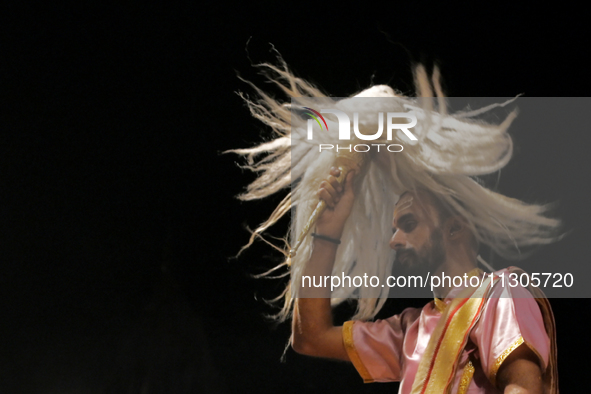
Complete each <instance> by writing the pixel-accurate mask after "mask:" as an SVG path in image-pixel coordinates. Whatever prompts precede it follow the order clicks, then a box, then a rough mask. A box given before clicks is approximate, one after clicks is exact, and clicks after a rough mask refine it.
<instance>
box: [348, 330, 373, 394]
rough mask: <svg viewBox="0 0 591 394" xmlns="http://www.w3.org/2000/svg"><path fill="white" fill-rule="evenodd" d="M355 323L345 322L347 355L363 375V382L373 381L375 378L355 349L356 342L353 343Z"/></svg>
mask: <svg viewBox="0 0 591 394" xmlns="http://www.w3.org/2000/svg"><path fill="white" fill-rule="evenodd" d="M354 323H355V322H354V321H347V322H345V324H343V343H344V345H345V350H346V351H347V355H348V356H349V359H350V360H351V362H352V363H353V366H354V367H355V369H357V372H359V375H361V377H362V378H363V383H373V382H374V380H373V378H372V377H371V375H370V374H369V372H368V371H367V368H365V365H363V362H362V361H361V358H360V357H359V354H358V353H357V350H356V349H355V344H354V343H353V324H354Z"/></svg>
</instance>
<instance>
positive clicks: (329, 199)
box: [318, 188, 335, 208]
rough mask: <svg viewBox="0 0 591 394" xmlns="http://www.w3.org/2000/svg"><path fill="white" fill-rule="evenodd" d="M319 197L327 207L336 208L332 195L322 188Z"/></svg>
mask: <svg viewBox="0 0 591 394" xmlns="http://www.w3.org/2000/svg"><path fill="white" fill-rule="evenodd" d="M318 197H319V198H320V199H321V200H323V201H324V202H325V203H326V205H328V206H329V208H334V207H335V201H334V200H333V198H332V196H331V195H330V193H329V192H328V191H327V190H326V189H324V188H322V189H320V190H319V191H318Z"/></svg>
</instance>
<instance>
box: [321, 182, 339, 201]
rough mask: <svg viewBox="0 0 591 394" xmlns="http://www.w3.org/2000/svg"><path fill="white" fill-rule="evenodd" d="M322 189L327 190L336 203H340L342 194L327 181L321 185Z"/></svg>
mask: <svg viewBox="0 0 591 394" xmlns="http://www.w3.org/2000/svg"><path fill="white" fill-rule="evenodd" d="M320 188H321V189H326V191H327V192H328V193H329V194H330V196H331V197H332V199H333V201H334V202H335V203H336V202H338V201H339V199H340V198H341V194H340V193H339V192H338V191H337V190H335V188H334V187H333V186H332V185H331V184H330V183H329V182H327V181H322V183H321V184H320Z"/></svg>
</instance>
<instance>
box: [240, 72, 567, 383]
mask: <svg viewBox="0 0 591 394" xmlns="http://www.w3.org/2000/svg"><path fill="white" fill-rule="evenodd" d="M262 67H263V68H265V69H266V70H270V73H269V75H268V77H269V79H270V80H271V81H272V82H274V83H276V84H278V85H279V86H281V88H282V89H283V91H284V92H285V93H287V95H288V96H290V97H292V98H295V99H296V101H293V102H292V103H289V104H286V103H282V102H279V101H277V100H276V99H274V98H273V97H271V96H270V95H266V94H264V93H262V92H260V91H259V93H260V97H261V99H260V100H259V101H256V102H253V101H250V100H248V99H246V101H247V104H248V105H249V107H250V110H251V112H252V113H253V115H254V116H255V117H256V118H258V119H260V120H261V121H263V122H264V123H265V124H267V125H269V126H270V127H271V128H272V129H273V130H274V132H275V133H276V138H273V139H271V140H270V141H268V142H265V143H263V144H261V145H259V146H256V147H254V148H250V149H239V150H234V151H233V152H235V153H238V154H241V155H244V156H245V157H246V159H247V161H248V166H247V168H250V169H251V170H253V171H256V172H257V173H258V174H259V176H258V178H257V179H256V180H255V181H254V182H253V183H252V184H251V185H249V187H248V190H247V192H246V193H245V194H244V195H242V196H241V198H242V199H244V200H250V199H260V198H264V197H267V196H270V195H272V194H274V193H276V192H278V191H279V190H281V189H283V188H286V187H289V186H291V192H290V193H289V194H288V195H287V197H286V198H284V199H283V201H281V203H280V204H279V205H278V207H277V208H276V209H275V211H274V212H273V213H272V215H271V216H270V217H269V219H268V220H267V221H266V222H264V223H263V224H261V225H260V226H259V228H258V229H256V230H255V232H254V233H253V235H252V237H251V240H250V242H249V245H250V244H251V243H252V242H253V241H254V239H256V238H257V236H261V234H262V233H263V232H264V231H265V230H266V229H268V228H269V227H270V226H272V225H273V224H274V223H276V222H277V221H278V220H279V219H280V218H281V217H282V216H283V215H284V214H285V213H287V212H290V211H291V213H292V226H291V231H290V237H291V238H290V244H289V245H288V248H287V250H290V248H289V246H293V248H292V249H291V250H290V252H288V251H287V250H285V251H284V253H285V255H286V259H285V262H284V263H283V264H281V265H280V266H279V267H276V268H273V269H271V270H270V271H269V273H270V272H274V273H276V272H277V271H276V269H278V268H282V267H287V269H288V273H289V274H290V276H291V278H292V281H291V282H290V284H289V285H288V287H287V288H286V289H285V291H284V293H283V294H282V296H283V299H284V306H283V309H282V310H281V312H280V313H279V314H278V315H277V316H276V317H277V319H278V320H280V321H284V320H287V319H289V318H293V335H292V339H291V340H292V345H293V348H294V349H295V350H296V351H298V352H300V353H303V354H308V355H313V356H319V357H328V358H334V359H340V360H349V361H351V362H352V363H353V364H354V365H355V367H356V368H357V370H358V371H359V373H360V374H361V376H362V377H363V378H364V380H365V381H367V382H370V381H397V380H399V381H401V386H400V392H401V393H413V394H416V393H421V394H423V393H442V392H451V393H454V392H455V393H458V392H459V393H466V392H472V393H492V392H498V390H502V391H504V392H506V393H525V392H530V393H541V392H544V393H545V392H548V393H557V392H558V389H557V374H556V365H555V357H556V348H555V334H554V321H553V317H552V312H551V310H550V308H549V304H548V302H547V300H545V299H544V297H543V295H542V294H541V293H540V292H539V291H538V290H537V289H534V288H528V289H525V288H521V287H519V286H517V287H510V286H507V285H505V286H503V283H504V282H503V281H502V280H500V278H502V276H501V275H504V278H505V280H506V279H507V277H508V276H509V275H510V274H520V275H521V274H522V272H521V271H518V270H517V269H514V268H510V269H507V270H501V271H497V272H496V273H494V275H490V274H487V275H485V274H484V273H483V272H481V271H479V270H477V269H476V261H477V258H478V257H477V252H478V245H479V244H484V245H486V246H488V247H489V248H491V250H493V251H494V252H496V253H498V254H499V255H501V256H512V255H514V254H515V253H517V254H518V255H522V253H523V250H524V249H525V250H526V249H527V248H529V247H532V246H536V245H541V244H547V243H550V242H554V241H555V240H557V239H558V238H559V237H557V235H556V229H557V228H558V226H559V221H558V220H556V219H553V218H550V217H547V216H546V215H545V214H546V208H547V207H545V206H542V205H535V204H526V203H524V202H522V201H519V200H516V199H512V198H509V197H506V196H503V195H501V194H499V193H496V192H494V191H492V190H490V189H487V188H486V187H484V186H483V185H482V184H481V183H480V182H478V181H477V180H475V179H474V177H477V176H479V175H483V174H489V173H494V172H495V171H499V170H500V169H502V168H503V167H504V166H505V165H506V164H507V162H508V161H509V160H510V158H511V155H512V140H511V138H510V136H509V135H508V133H507V129H508V127H509V125H510V124H511V121H512V120H513V119H514V118H515V116H516V113H515V112H513V113H511V114H509V116H507V117H506V119H505V120H504V121H502V122H501V123H500V124H490V123H487V122H485V121H483V120H480V119H477V118H476V117H477V116H479V115H480V114H482V113H484V112H487V111H488V110H489V109H491V108H494V107H495V106H494V105H493V106H489V107H485V108H484V109H482V110H475V111H471V112H462V113H461V114H457V115H456V114H450V113H448V110H447V107H446V103H445V100H444V98H443V94H442V92H441V87H440V84H439V74H438V71H437V69H435V71H434V75H433V77H432V78H429V77H428V76H427V73H426V72H425V70H424V68H422V67H420V66H419V67H417V69H416V72H415V77H416V91H417V96H419V97H420V98H424V99H420V100H417V99H413V98H407V97H404V96H402V95H401V94H399V93H396V92H395V91H394V90H393V89H392V88H390V87H388V86H374V87H372V88H369V89H367V90H365V91H363V92H361V93H359V94H358V95H356V96H354V97H351V98H346V99H342V100H332V99H330V98H327V97H326V96H325V95H323V94H322V92H320V91H319V90H318V89H316V88H314V87H313V86H312V85H310V84H308V83H307V82H306V81H304V80H302V79H299V78H296V77H294V76H293V75H292V74H291V72H290V71H289V70H288V69H287V67H286V66H285V64H282V67H275V66H272V65H263V66H262ZM432 87H433V89H432ZM433 90H434V91H433ZM432 97H437V99H436V100H433V99H432ZM318 98H320V101H318ZM356 100H361V101H356ZM505 104H506V103H505ZM503 105H504V104H503ZM314 107H316V108H319V109H321V110H323V111H324V113H327V114H334V113H335V112H337V113H338V112H339V111H340V113H345V111H350V112H353V113H350V116H349V119H355V122H357V123H355V124H356V126H355V127H357V128H359V129H360V130H357V129H355V131H356V132H361V133H362V134H363V133H364V132H365V136H364V138H363V139H364V140H365V139H367V137H368V134H373V133H375V130H378V134H379V133H380V132H381V130H382V128H381V126H382V125H381V123H380V122H382V121H381V120H380V119H383V118H382V117H379V116H377V113H378V112H381V113H391V112H393V113H398V114H399V115H398V116H400V113H401V112H407V111H409V110H412V111H414V116H416V119H417V123H416V125H415V126H414V127H413V128H412V134H413V135H414V136H416V138H415V140H409V138H408V133H401V132H399V133H389V135H388V137H387V139H386V138H384V137H383V136H382V137H379V138H378V137H377V136H378V134H376V137H375V138H377V139H375V140H372V142H373V143H376V144H378V145H379V143H381V144H382V145H384V144H398V145H399V146H404V150H403V151H398V152H396V153H394V152H391V151H384V150H382V151H381V152H378V153H375V154H374V153H371V154H370V153H365V154H363V153H361V154H357V153H354V152H353V151H352V148H349V153H351V155H347V154H344V156H349V157H348V158H347V157H345V158H344V159H343V155H341V153H340V152H334V151H332V152H331V151H329V152H326V151H325V152H322V151H321V152H320V153H318V152H319V151H318V145H315V144H316V143H318V142H320V143H322V144H326V145H324V146H335V145H337V146H338V144H339V143H342V141H341V138H340V132H339V133H338V134H337V131H339V130H340V125H341V118H339V119H338V122H335V121H334V119H332V121H331V119H330V118H328V119H326V120H325V119H324V118H323V119H322V120H323V122H324V126H325V127H324V128H323V127H322V124H321V122H320V121H319V120H318V119H316V120H317V123H318V126H319V129H317V132H315V133H311V132H310V130H312V129H310V128H309V127H308V128H307V126H306V124H305V121H304V122H302V121H300V119H301V118H302V116H301V113H302V111H300V110H301V109H306V110H313V109H314ZM317 115H319V113H317ZM403 117H404V116H403ZM331 122H332V123H331ZM337 123H338V124H337ZM308 124H313V122H309V123H308ZM345 127H346V123H345ZM320 129H321V132H320V131H319V130H320ZM361 129H363V130H361ZM406 131H408V130H406ZM311 134H313V136H314V138H316V140H310V138H309V137H310V135H311ZM405 134H406V135H405ZM372 138H374V137H372ZM349 142H350V143H351V145H353V143H354V142H355V141H349ZM260 156H262V157H260ZM257 158H258V160H255V159H257ZM343 160H345V161H347V160H349V162H350V165H349V164H347V165H341V164H342V162H343ZM337 163H340V164H338V165H337ZM351 163H353V164H351ZM331 165H334V167H335V168H332V169H331V167H330V166H331ZM341 171H342V173H341ZM348 171H350V172H348ZM329 172H330V173H329ZM327 174H329V176H328V178H326V176H327ZM354 177H355V178H354ZM319 184H320V185H321V186H320V189H319V186H318V185H319ZM354 191H355V192H354ZM319 198H320V200H322V201H323V203H322V204H326V206H328V209H326V210H324V211H323V212H322V209H320V210H318V209H317V208H318V207H320V206H321V205H322V204H319V201H318V200H319ZM317 204H319V205H317ZM394 205H395V206H394ZM319 212H322V214H321V215H319V216H318V213H319ZM391 212H394V216H393V221H392V216H391ZM316 219H317V220H316ZM314 220H316V222H315V223H314ZM314 225H315V230H314V233H312V236H303V237H302V236H301V234H304V235H305V234H307V233H308V230H310V229H311V228H313V227H314ZM391 228H393V229H394V234H393V235H392V236H390V235H389V231H390V229H391ZM247 246H248V245H247ZM278 249H279V248H278ZM394 257H395V258H396V261H397V262H398V264H399V265H400V266H402V267H403V268H405V269H406V270H407V271H409V272H412V271H414V270H417V269H421V270H423V271H430V273H431V274H432V275H437V274H440V273H441V274H443V273H445V275H448V276H462V277H466V278H467V277H468V274H470V276H477V277H478V280H479V281H480V282H481V283H482V286H478V287H472V286H471V285H470V286H469V285H465V286H463V287H462V286H460V287H454V286H452V285H451V284H449V283H448V284H447V285H444V286H441V287H440V288H438V289H436V297H437V298H435V299H434V301H433V302H430V303H429V304H427V305H426V306H425V307H424V308H423V309H422V310H417V309H407V310H405V311H404V312H402V313H401V314H400V315H397V316H394V317H392V318H390V319H386V320H381V321H375V322H369V321H368V320H370V319H372V318H373V317H374V316H375V315H376V313H377V312H378V311H379V310H380V308H381V307H382V305H383V303H384V302H385V299H386V298H387V297H388V288H387V287H377V288H376V287H370V286H355V285H354V286H350V285H349V286H346V285H344V284H343V283H341V284H338V285H337V286H336V287H335V288H334V289H331V288H330V287H329V286H321V287H314V286H312V287H310V286H308V287H305V286H303V284H304V283H305V282H304V281H303V278H304V277H323V278H326V277H330V276H331V275H339V276H340V274H342V275H351V276H353V275H367V276H369V277H373V276H376V277H378V278H384V277H385V276H387V275H389V274H390V273H392V268H393V262H394V261H393V260H394ZM530 292H531V293H532V294H533V297H532V294H530ZM534 297H535V299H534ZM280 298H281V297H280ZM347 298H357V299H358V304H357V305H358V306H357V313H356V314H355V316H353V321H351V322H347V323H346V324H344V326H343V327H335V326H333V324H332V316H331V306H334V305H336V304H338V303H339V302H341V301H342V300H344V299H347Z"/></svg>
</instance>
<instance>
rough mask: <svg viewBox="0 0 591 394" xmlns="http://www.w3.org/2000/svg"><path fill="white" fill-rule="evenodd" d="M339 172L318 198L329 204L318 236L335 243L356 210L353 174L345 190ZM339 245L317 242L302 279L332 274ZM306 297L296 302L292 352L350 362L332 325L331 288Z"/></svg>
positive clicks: (323, 186) (332, 173) (320, 220)
mask: <svg viewBox="0 0 591 394" xmlns="http://www.w3.org/2000/svg"><path fill="white" fill-rule="evenodd" d="M339 175H340V173H339V170H338V169H336V168H332V169H331V171H330V176H329V177H328V178H327V179H326V180H325V181H323V182H322V183H321V184H320V189H319V191H318V197H319V198H320V199H322V200H324V201H325V202H326V204H327V209H326V210H325V211H324V212H323V213H322V215H321V216H320V218H318V221H317V223H316V233H317V234H320V235H324V236H327V237H330V238H333V239H337V240H338V239H340V238H341V235H342V233H343V227H344V226H345V221H346V220H347V218H348V217H349V215H350V213H351V208H352V206H353V201H354V198H355V197H354V194H353V187H352V182H353V177H354V173H353V172H350V173H349V174H348V175H347V178H346V179H345V183H344V185H343V186H341V185H339V183H338V181H337V179H336V178H337V177H338V176H339ZM337 248H338V245H337V244H336V243H333V242H331V241H327V240H324V239H321V238H314V244H313V251H312V255H311V257H310V260H309V261H308V263H307V264H306V268H305V270H304V272H303V275H309V276H310V277H312V276H316V277H318V276H326V275H331V274H332V268H333V265H334V261H335V256H336V251H337ZM301 291H302V292H301V294H302V296H303V297H301V298H298V299H297V300H296V304H295V309H294V317H293V325H292V338H291V343H292V347H293V349H294V350H295V351H296V352H298V353H301V354H306V355H309V356H316V357H328V358H334V359H339V360H349V357H348V356H347V352H346V350H345V347H344V345H343V335H342V329H341V327H335V326H334V325H333V321H332V310H331V306H330V289H329V288H324V287H320V288H315V287H312V288H306V289H301Z"/></svg>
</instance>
